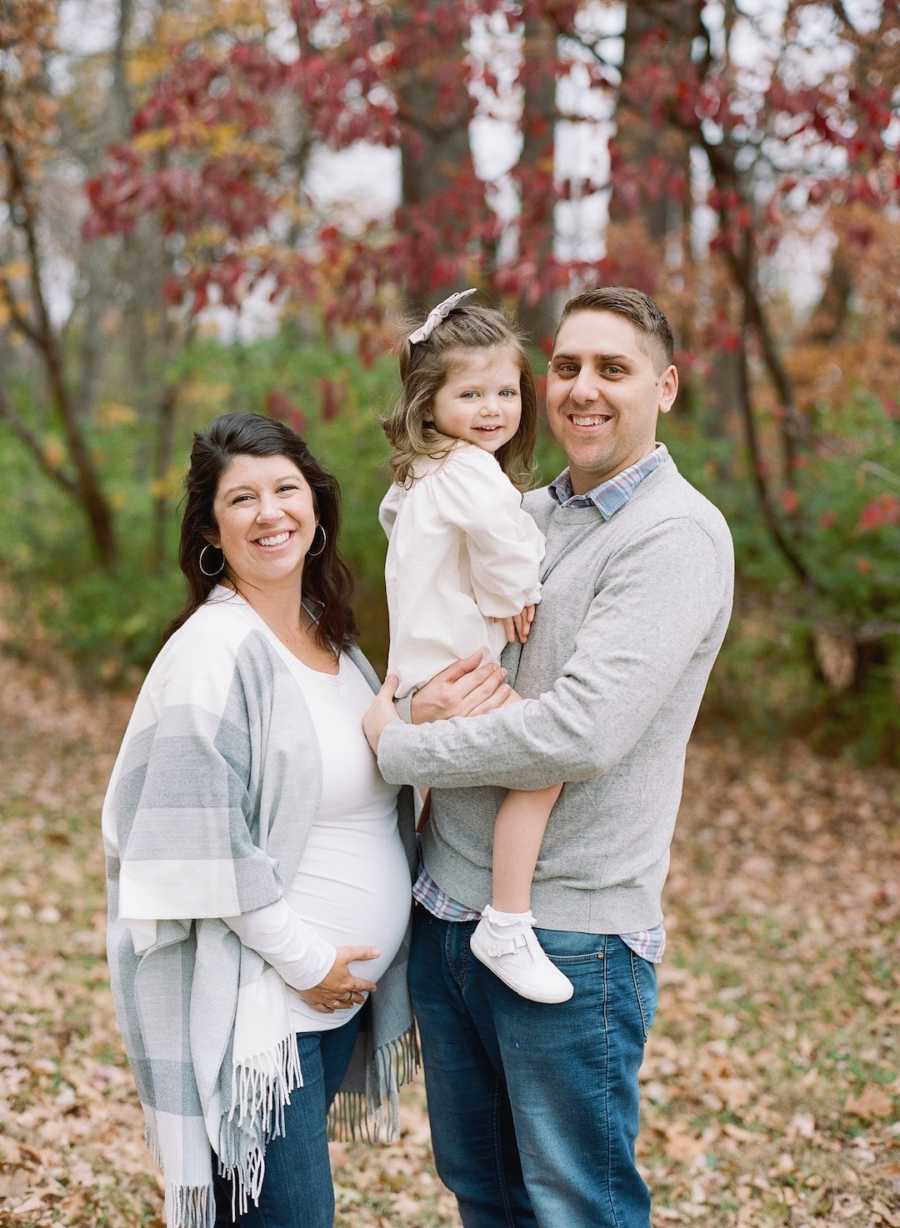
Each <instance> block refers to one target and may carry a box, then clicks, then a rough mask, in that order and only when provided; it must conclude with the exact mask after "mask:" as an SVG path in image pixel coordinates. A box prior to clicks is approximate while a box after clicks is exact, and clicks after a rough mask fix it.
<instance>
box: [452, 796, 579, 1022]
mask: <svg viewBox="0 0 900 1228" xmlns="http://www.w3.org/2000/svg"><path fill="white" fill-rule="evenodd" d="M561 789H562V785H553V786H551V787H550V788H548V789H540V790H537V791H535V792H528V791H526V790H522V789H517V790H514V791H513V792H511V793H508V794H507V795H506V797H505V798H504V800H503V804H502V805H501V807H500V809H499V810H498V812H497V818H496V820H495V821H494V859H493V901H492V903H491V904H489V905H488V906H487V908H485V910H484V912H483V913H482V918H481V921H480V922H479V923H478V926H477V927H476V929H475V932H474V934H473V935H472V939H471V946H472V951H473V952H474V954H475V955H476V956H477V957H478V959H480V960H481V962H482V963H483V964H484V965H485V966H486V967H487V968H489V969H490V970H491V972H493V973H494V974H495V975H496V976H498V977H499V978H500V980H501V981H503V982H504V983H505V984H507V985H508V986H509V987H510V989H513V990H515V992H516V993H518V994H521V995H522V997H523V998H530V999H531V1000H532V1001H533V1002H566V1001H568V999H569V998H571V996H572V993H573V989H572V982H571V981H570V980H569V979H568V977H566V976H563V974H562V973H561V972H560V970H559V969H558V968H557V967H556V965H555V964H553V963H552V961H551V960H550V959H548V957H547V956H546V955H545V953H544V951H543V950H542V949H541V945H540V943H539V942H538V940H537V938H536V937H535V933H534V929H533V925H534V917H533V916H532V915H531V912H530V907H531V881H532V879H533V878H534V868H535V866H536V865H537V859H538V853H539V852H540V849H541V842H542V840H543V838H544V832H545V831H546V830H547V822H548V820H549V818H550V811H551V810H552V809H553V806H554V803H555V802H556V799H557V798H558V797H559V794H560V790H561Z"/></svg>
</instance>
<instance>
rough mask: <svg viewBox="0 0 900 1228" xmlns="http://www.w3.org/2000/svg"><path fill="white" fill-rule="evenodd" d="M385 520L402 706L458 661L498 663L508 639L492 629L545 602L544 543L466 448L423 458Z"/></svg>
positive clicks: (494, 465) (488, 468)
mask: <svg viewBox="0 0 900 1228" xmlns="http://www.w3.org/2000/svg"><path fill="white" fill-rule="evenodd" d="M378 519H379V521H380V522H381V526H382V528H383V529H384V531H385V533H387V535H388V552H387V561H386V563H385V584H386V587H387V600H388V614H389V616H390V629H391V647H390V655H389V658H388V672H389V673H392V674H396V675H397V676H398V677H399V679H400V685H399V687H398V690H397V696H398V698H402V697H403V696H405V695H407V694H408V693H409V692H410V691H412V690H414V689H415V688H417V687H420V686H422V685H423V683H425V682H427V681H428V679H429V678H431V677H433V676H434V674H436V673H438V671H439V670H442V669H444V668H445V666H447V665H449V664H450V663H451V662H452V661H454V660H456V659H457V658H458V657H467V656H469V655H470V654H471V653H473V652H476V651H477V650H479V649H483V650H484V651H485V652H487V653H488V655H489V656H490V657H491V658H492V659H494V660H496V659H497V658H498V657H499V655H500V652H501V651H502V649H503V647H504V644H505V643H506V636H505V634H504V631H503V627H502V625H501V624H499V623H494V622H489V621H488V620H489V619H491V618H508V617H510V616H511V615H513V614H518V613H519V611H520V610H521V609H522V608H523V607H524V606H526V605H533V604H536V603H537V602H538V601H540V597H541V586H540V579H539V572H540V563H541V559H542V558H543V557H544V538H543V534H542V533H541V532H540V530H539V529H538V528H537V526H536V525H535V523H534V521H533V520H532V519H531V517H530V516H529V515H528V513H527V512H526V511H524V510H523V509H522V496H521V494H520V493H519V491H518V490H517V489H516V488H515V486H513V484H512V482H510V480H509V478H507V476H506V474H505V473H504V472H503V470H502V469H501V468H500V465H499V464H498V462H497V461H496V460H495V459H494V457H493V456H492V455H491V454H490V453H489V452H485V451H484V450H483V449H482V448H479V447H476V445H475V444H470V443H462V442H460V443H458V444H457V445H456V446H455V447H454V448H453V450H452V451H451V452H450V453H449V454H448V455H447V456H445V457H442V458H441V459H440V460H432V459H430V458H427V457H423V458H421V459H420V460H419V461H417V462H416V464H415V467H414V470H413V481H412V483H411V485H410V486H408V487H403V486H400V485H398V484H396V483H395V484H394V485H393V486H392V487H391V488H390V490H388V492H387V494H386V495H385V496H384V499H383V500H382V503H381V507H380V509H379V512H378Z"/></svg>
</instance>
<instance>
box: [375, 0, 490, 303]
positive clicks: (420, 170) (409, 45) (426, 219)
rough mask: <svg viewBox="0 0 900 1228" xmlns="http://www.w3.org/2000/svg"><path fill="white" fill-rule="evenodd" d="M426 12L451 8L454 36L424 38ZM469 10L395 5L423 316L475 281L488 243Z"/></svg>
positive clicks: (411, 242) (430, 0) (413, 284)
mask: <svg viewBox="0 0 900 1228" xmlns="http://www.w3.org/2000/svg"><path fill="white" fill-rule="evenodd" d="M422 9H427V10H428V12H429V13H432V14H435V15H437V14H439V13H441V12H442V11H443V14H444V20H446V19H447V15H448V14H453V15H455V21H456V26H455V32H454V37H453V38H452V39H444V40H443V41H442V40H439V39H438V38H436V37H435V34H434V31H433V30H429V31H428V36H427V37H424V36H423V33H422V30H421V27H418V26H417V25H416V23H415V21H414V18H415V15H416V13H417V12H421V10H422ZM467 12H468V6H466V5H463V4H460V5H459V8H458V10H457V9H453V10H451V9H449V8H448V7H447V4H446V0H422V2H421V3H416V2H414V0H407V3H406V4H404V5H399V4H398V5H396V6H394V19H393V20H394V34H395V38H396V40H397V43H398V47H400V48H402V54H401V55H400V57H399V58H400V60H401V63H402V67H401V68H400V69H398V71H397V75H396V78H395V90H396V97H397V103H398V112H399V118H400V127H401V138H400V162H401V190H402V203H401V206H400V209H399V210H398V212H397V219H396V220H397V226H398V229H399V230H400V232H401V238H403V239H405V240H406V245H405V246H406V250H407V252H408V256H407V260H406V266H405V267H404V268H403V269H402V270H400V272H401V274H402V276H403V279H404V282H405V289H406V296H407V302H408V305H409V308H410V311H411V312H412V313H413V314H414V316H416V317H420V316H423V315H425V314H426V312H427V310H428V309H429V308H430V307H431V306H433V300H434V299H435V298H436V297H442V296H444V295H446V294H448V293H450V291H451V290H453V289H458V288H460V287H461V286H462V285H463V283H464V282H465V283H466V284H469V283H470V281H471V278H472V277H473V275H474V274H475V272H476V269H475V268H473V267H472V266H473V265H474V266H479V267H480V266H481V263H482V259H481V238H482V236H483V230H484V223H485V220H486V219H487V218H488V217H489V216H490V212H491V211H490V210H489V209H488V206H487V203H486V201H485V198H484V190H483V185H482V184H481V183H480V181H479V180H478V179H477V177H476V175H475V166H474V163H473V160H472V152H471V149H470V147H469V122H470V120H471V118H472V113H473V105H472V99H471V98H470V96H469V91H468V70H467V67H466V50H465V46H464V42H463V40H464V39H465V38H466V37H467V35H468V17H467V16H466V14H467ZM451 87H452V88H451ZM473 195H474V196H477V199H473ZM473 222H474V225H473ZM473 234H474V235H476V236H477V238H475V239H473V237H472V236H473Z"/></svg>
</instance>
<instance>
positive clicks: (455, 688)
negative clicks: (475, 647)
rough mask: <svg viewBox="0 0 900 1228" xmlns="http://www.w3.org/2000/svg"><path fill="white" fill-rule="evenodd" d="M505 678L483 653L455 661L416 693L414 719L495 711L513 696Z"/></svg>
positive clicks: (423, 720)
mask: <svg viewBox="0 0 900 1228" xmlns="http://www.w3.org/2000/svg"><path fill="white" fill-rule="evenodd" d="M505 679H506V670H505V669H503V667H502V666H500V665H498V664H497V663H496V662H495V661H485V662H482V658H481V653H480V652H476V653H474V655H473V656H471V657H466V658H465V660H464V661H455V662H454V663H453V664H452V665H448V666H447V668H446V669H443V670H441V672H440V673H439V674H435V676H434V677H433V678H432V679H431V680H430V681H429V682H426V683H425V685H424V686H423V687H422V689H421V690H420V691H417V692H416V694H415V695H414V696H413V700H412V705H411V708H410V714H411V716H412V722H413V724H414V725H422V724H425V723H426V722H427V721H445V720H448V719H449V718H450V717H451V716H481V714H482V713H484V712H492V711H493V710H494V708H499V707H502V705H503V704H505V703H506V702H507V701H508V700H509V699H510V697H511V696H512V695H513V690H512V687H509V686H507V685H506V681H505ZM370 711H371V709H370ZM370 740H371V739H370Z"/></svg>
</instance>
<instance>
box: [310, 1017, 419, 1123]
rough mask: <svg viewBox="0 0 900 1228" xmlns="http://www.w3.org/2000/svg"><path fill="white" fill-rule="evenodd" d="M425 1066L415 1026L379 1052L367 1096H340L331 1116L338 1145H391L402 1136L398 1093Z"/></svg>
mask: <svg viewBox="0 0 900 1228" xmlns="http://www.w3.org/2000/svg"><path fill="white" fill-rule="evenodd" d="M420 1065H421V1055H420V1053H419V1038H418V1035H417V1033H416V1029H415V1026H413V1027H411V1028H410V1029H409V1030H408V1031H406V1032H404V1033H403V1035H402V1036H399V1037H398V1038H397V1039H396V1040H392V1041H389V1042H388V1043H387V1044H386V1045H381V1047H380V1048H378V1049H376V1050H375V1071H374V1077H373V1078H371V1079H370V1080H369V1085H368V1088H367V1090H366V1091H365V1092H338V1094H337V1096H336V1097H335V1100H334V1104H333V1105H332V1106H331V1110H330V1111H329V1114H328V1137H329V1138H330V1139H333V1140H335V1141H336V1142H355V1141H356V1140H357V1139H361V1140H362V1141H363V1142H366V1143H391V1142H394V1141H395V1140H396V1139H397V1138H398V1136H399V1134H400V1106H399V1103H398V1100H397V1093H398V1091H399V1089H400V1088H401V1087H402V1086H403V1084H404V1083H409V1081H410V1080H411V1079H412V1078H413V1076H414V1075H415V1073H416V1071H417V1070H418V1069H419V1066H420Z"/></svg>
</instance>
